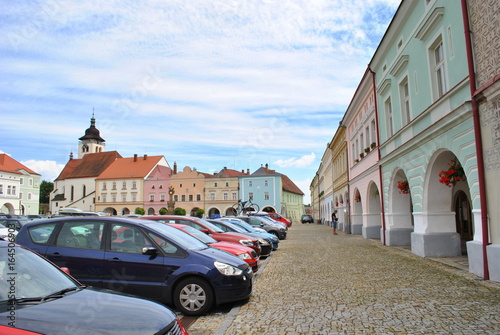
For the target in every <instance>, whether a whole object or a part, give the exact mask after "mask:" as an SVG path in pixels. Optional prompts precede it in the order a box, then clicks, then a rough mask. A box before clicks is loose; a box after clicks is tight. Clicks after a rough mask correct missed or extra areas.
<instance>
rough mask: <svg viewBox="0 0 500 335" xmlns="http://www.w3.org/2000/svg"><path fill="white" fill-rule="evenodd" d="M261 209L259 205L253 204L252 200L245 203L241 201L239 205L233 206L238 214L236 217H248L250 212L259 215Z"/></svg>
mask: <svg viewBox="0 0 500 335" xmlns="http://www.w3.org/2000/svg"><path fill="white" fill-rule="evenodd" d="M259 209H260V207H259V205H257V204H256V203H254V202H252V200H247V201H243V200H241V199H240V200H238V203H236V204H234V205H233V211H234V212H235V213H236V216H238V215H241V214H243V215H246V214H247V213H248V212H255V213H258V212H259Z"/></svg>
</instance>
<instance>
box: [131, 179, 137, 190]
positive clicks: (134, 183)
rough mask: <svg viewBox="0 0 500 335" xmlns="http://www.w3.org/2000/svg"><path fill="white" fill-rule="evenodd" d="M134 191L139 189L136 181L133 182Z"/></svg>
mask: <svg viewBox="0 0 500 335" xmlns="http://www.w3.org/2000/svg"><path fill="white" fill-rule="evenodd" d="M132 189H133V190H135V189H137V182H136V181H135V180H134V181H133V182H132Z"/></svg>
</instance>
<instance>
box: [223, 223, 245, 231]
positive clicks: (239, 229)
mask: <svg viewBox="0 0 500 335" xmlns="http://www.w3.org/2000/svg"><path fill="white" fill-rule="evenodd" d="M224 225H226V226H227V227H229V228H231V229H232V230H234V231H236V232H238V233H248V232H249V231H248V230H246V229H245V228H243V227H240V226H238V225H237V224H234V223H231V222H228V221H224Z"/></svg>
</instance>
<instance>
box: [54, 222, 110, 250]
mask: <svg viewBox="0 0 500 335" xmlns="http://www.w3.org/2000/svg"><path fill="white" fill-rule="evenodd" d="M103 231H104V222H85V221H83V222H80V221H79V222H65V223H64V224H63V226H62V228H61V231H60V232H59V235H58V236H57V240H56V245H57V246H59V247H65V248H82V249H94V250H98V249H100V248H101V241H102V232H103Z"/></svg>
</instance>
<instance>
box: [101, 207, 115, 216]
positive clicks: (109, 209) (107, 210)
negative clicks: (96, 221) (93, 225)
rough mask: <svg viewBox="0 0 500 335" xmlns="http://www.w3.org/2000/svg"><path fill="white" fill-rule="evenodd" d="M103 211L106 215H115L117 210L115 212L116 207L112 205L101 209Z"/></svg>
mask: <svg viewBox="0 0 500 335" xmlns="http://www.w3.org/2000/svg"><path fill="white" fill-rule="evenodd" d="M103 212H104V213H106V214H107V215H111V216H113V215H116V214H117V212H116V209H114V208H113V207H106V208H105V209H104V210H103Z"/></svg>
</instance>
